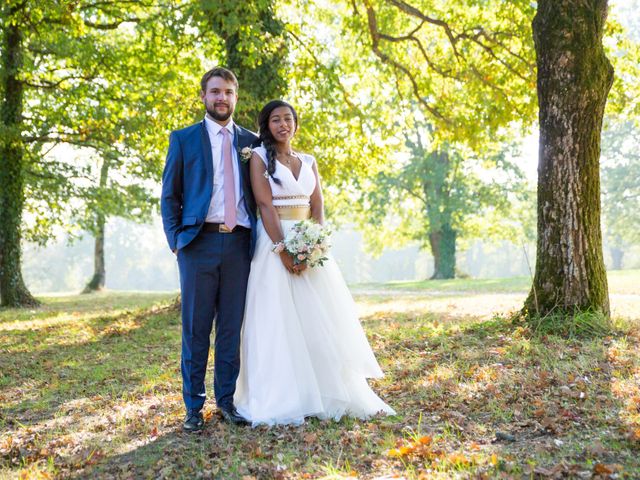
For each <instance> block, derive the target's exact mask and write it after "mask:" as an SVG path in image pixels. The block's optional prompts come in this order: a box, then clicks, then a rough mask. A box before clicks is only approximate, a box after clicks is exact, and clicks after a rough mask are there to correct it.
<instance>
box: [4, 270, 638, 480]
mask: <svg viewBox="0 0 640 480" xmlns="http://www.w3.org/2000/svg"><path fill="white" fill-rule="evenodd" d="M527 286H528V282H527V280H526V279H511V280H499V281H496V280H455V281H438V282H423V283H394V284H386V285H361V286H357V287H355V288H354V289H353V291H354V294H355V297H356V300H357V301H358V305H359V308H360V311H361V318H362V321H363V325H364V327H365V330H366V332H367V335H368V337H369V339H370V341H371V344H372V347H373V348H374V350H375V352H376V355H377V356H378V359H379V361H380V363H381V365H382V367H383V370H384V371H385V373H386V376H385V378H384V379H381V380H379V381H376V382H372V386H373V387H374V389H375V390H376V391H377V392H378V393H379V394H380V395H381V396H382V397H383V398H384V399H385V400H386V401H387V402H388V403H390V404H391V405H392V406H393V407H394V408H395V409H396V410H397V412H398V415H397V416H394V417H381V418H374V419H371V420H369V421H361V420H354V419H350V418H345V419H343V420H342V421H340V422H333V421H317V420H310V421H308V422H307V423H306V424H305V425H303V426H301V427H275V428H266V427H260V428H255V429H252V428H242V427H233V426H229V425H227V424H225V423H223V422H222V421H221V419H220V418H219V417H218V415H217V414H216V412H215V405H214V404H213V402H212V401H208V402H207V406H206V409H205V414H206V415H205V416H206V420H207V423H206V428H205V430H204V432H202V433H200V434H190V435H189V434H185V433H183V432H182V431H181V422H182V416H183V406H182V400H181V396H180V385H181V380H180V368H179V352H180V322H179V315H178V313H177V312H176V311H175V310H173V309H172V308H171V302H172V299H173V297H174V296H175V294H141V293H116V292H110V293H109V292H108V293H101V294H93V295H83V296H62V297H49V298H44V299H43V300H44V306H43V307H42V308H39V309H36V310H20V311H18V310H0V478H123V479H127V478H154V479H155V478H170V479H174V478H221V479H236V478H237V479H246V480H249V479H269V478H276V479H277V478H280V479H289V478H336V479H338V478H407V479H413V478H442V479H445V478H447V479H449V478H640V348H639V345H640V333H639V332H640V330H639V329H638V324H639V323H640V271H635V272H633V271H632V272H628V271H627V272H619V273H616V274H613V275H611V276H610V287H611V292H612V294H611V303H612V307H613V312H614V323H615V329H614V331H613V333H612V334H611V335H608V336H606V337H604V338H596V339H579V338H560V337H555V336H548V335H547V336H543V335H540V334H539V333H537V332H532V331H531V330H530V329H529V328H527V327H526V326H524V325H521V324H517V323H515V324H514V323H513V322H512V321H511V320H509V312H511V311H513V310H515V309H517V308H518V307H519V306H520V305H521V304H522V301H523V299H524V297H525V295H526V291H527ZM211 364H212V362H210V365H211ZM207 378H208V380H209V382H210V381H211V379H212V375H211V372H209V374H208V377H207Z"/></svg>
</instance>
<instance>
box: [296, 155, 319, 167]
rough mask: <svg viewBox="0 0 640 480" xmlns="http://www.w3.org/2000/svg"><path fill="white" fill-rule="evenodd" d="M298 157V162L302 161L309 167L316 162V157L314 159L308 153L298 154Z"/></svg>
mask: <svg viewBox="0 0 640 480" xmlns="http://www.w3.org/2000/svg"><path fill="white" fill-rule="evenodd" d="M298 156H299V157H300V160H302V161H303V162H304V163H306V164H307V165H309V166H312V165H313V164H314V163H315V161H316V157H314V156H313V155H311V154H309V153H302V152H298Z"/></svg>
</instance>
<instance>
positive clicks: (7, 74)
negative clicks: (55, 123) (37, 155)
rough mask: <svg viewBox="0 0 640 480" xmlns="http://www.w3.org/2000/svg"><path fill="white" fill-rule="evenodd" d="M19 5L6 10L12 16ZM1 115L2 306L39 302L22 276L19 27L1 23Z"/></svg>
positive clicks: (0, 247) (21, 145)
mask: <svg viewBox="0 0 640 480" xmlns="http://www.w3.org/2000/svg"><path fill="white" fill-rule="evenodd" d="M18 8H24V7H23V6H21V5H17V6H14V7H12V8H9V9H8V12H7V13H8V18H9V19H11V18H13V17H14V14H15V13H16V10H17V9H18ZM3 24H4V28H3V35H2V37H3V38H2V42H3V43H2V46H1V49H0V51H1V52H2V70H1V73H2V78H1V81H2V87H1V88H0V91H2V93H3V98H2V105H1V107H0V115H1V121H2V124H1V125H0V128H1V129H2V135H0V304H1V305H2V306H4V307H26V306H35V305H38V301H37V300H36V299H35V298H34V297H33V296H32V295H31V293H29V290H27V287H26V285H25V283H24V280H23V278H22V270H21V267H22V255H21V237H22V234H21V231H20V227H21V223H22V209H23V205H24V165H23V162H24V145H23V142H22V138H21V132H22V107H23V102H24V92H23V84H22V82H21V80H20V79H19V78H18V75H19V72H20V69H21V67H22V54H21V53H22V52H21V49H22V35H21V32H20V27H19V26H18V25H16V24H14V23H11V22H10V21H5V22H3Z"/></svg>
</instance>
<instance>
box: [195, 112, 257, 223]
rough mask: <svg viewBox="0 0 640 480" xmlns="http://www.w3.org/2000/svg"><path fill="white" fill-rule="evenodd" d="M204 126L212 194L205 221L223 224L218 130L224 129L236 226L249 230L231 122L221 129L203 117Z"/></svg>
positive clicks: (222, 168) (220, 138) (220, 140)
mask: <svg viewBox="0 0 640 480" xmlns="http://www.w3.org/2000/svg"><path fill="white" fill-rule="evenodd" d="M204 124H205V126H206V128H207V133H208V134H209V142H210V143H211V158H212V159H213V194H212V195H211V203H210V204H209V211H208V212H207V218H206V219H205V221H206V222H209V223H224V164H223V162H222V133H220V130H222V129H223V128H226V129H227V130H228V131H229V133H230V136H229V139H230V140H231V163H232V164H233V177H234V182H235V190H236V199H237V201H236V212H237V221H238V225H242V226H243V227H247V228H250V227H251V222H250V221H249V215H248V214H247V210H246V209H245V208H244V194H243V192H242V187H241V186H240V171H239V167H238V161H237V158H238V157H237V152H236V148H235V146H234V144H233V142H234V140H233V139H234V136H235V133H234V128H233V125H234V124H233V120H230V121H229V123H227V125H225V126H224V127H222V126H221V125H220V124H219V123H217V122H214V121H213V120H211V119H210V118H209V117H207V116H205V117H204Z"/></svg>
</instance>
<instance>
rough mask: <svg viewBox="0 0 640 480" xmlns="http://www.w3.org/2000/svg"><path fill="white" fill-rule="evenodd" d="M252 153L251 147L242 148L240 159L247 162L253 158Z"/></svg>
mask: <svg viewBox="0 0 640 480" xmlns="http://www.w3.org/2000/svg"><path fill="white" fill-rule="evenodd" d="M252 153H253V150H251V147H244V148H243V149H242V150H240V159H241V160H242V161H243V162H244V163H247V162H248V161H249V159H250V158H251V154H252Z"/></svg>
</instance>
